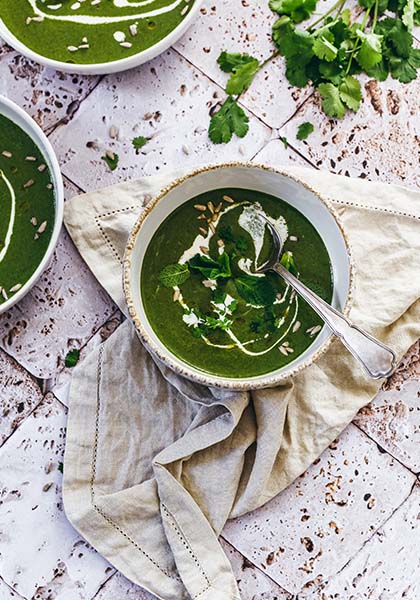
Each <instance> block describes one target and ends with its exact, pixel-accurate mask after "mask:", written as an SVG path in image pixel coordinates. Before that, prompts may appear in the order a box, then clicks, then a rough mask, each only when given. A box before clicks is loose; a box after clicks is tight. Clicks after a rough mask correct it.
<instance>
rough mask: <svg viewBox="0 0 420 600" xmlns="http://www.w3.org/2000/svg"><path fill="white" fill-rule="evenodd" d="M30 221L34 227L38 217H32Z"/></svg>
mask: <svg viewBox="0 0 420 600" xmlns="http://www.w3.org/2000/svg"><path fill="white" fill-rule="evenodd" d="M31 223H32V225H33V226H34V227H36V226H37V225H38V219H37V218H36V217H32V219H31Z"/></svg>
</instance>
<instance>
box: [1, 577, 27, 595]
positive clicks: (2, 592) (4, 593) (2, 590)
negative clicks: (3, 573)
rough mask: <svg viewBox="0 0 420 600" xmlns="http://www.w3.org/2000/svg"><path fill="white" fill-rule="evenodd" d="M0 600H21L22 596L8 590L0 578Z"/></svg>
mask: <svg viewBox="0 0 420 600" xmlns="http://www.w3.org/2000/svg"><path fill="white" fill-rule="evenodd" d="M0 598H1V600H21V599H22V596H20V595H19V594H18V593H17V592H14V591H13V590H12V589H11V588H9V586H8V585H6V584H5V583H4V581H3V580H2V579H1V578H0Z"/></svg>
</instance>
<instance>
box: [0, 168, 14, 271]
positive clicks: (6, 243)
mask: <svg viewBox="0 0 420 600" xmlns="http://www.w3.org/2000/svg"><path fill="white" fill-rule="evenodd" d="M0 179H2V180H3V181H4V183H5V184H6V186H7V188H8V190H9V192H10V200H11V210H10V219H9V224H8V226H7V231H6V237H5V239H4V246H3V249H2V251H1V252H0V262H1V261H2V260H3V259H4V257H5V256H6V253H7V250H8V248H9V245H10V241H11V239H12V235H13V228H14V226H15V218H16V194H15V190H14V189H13V186H12V184H11V183H10V181H9V180H8V179H7V177H6V175H5V174H4V173H3V171H1V170H0Z"/></svg>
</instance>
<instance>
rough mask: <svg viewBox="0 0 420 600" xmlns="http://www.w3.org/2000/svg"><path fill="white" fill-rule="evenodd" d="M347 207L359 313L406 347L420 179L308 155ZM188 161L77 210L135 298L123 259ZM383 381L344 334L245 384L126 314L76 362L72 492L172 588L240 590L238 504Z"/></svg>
mask: <svg viewBox="0 0 420 600" xmlns="http://www.w3.org/2000/svg"><path fill="white" fill-rule="evenodd" d="M282 170H283V171H288V172H290V173H291V174H293V175H294V176H295V177H299V178H300V179H301V180H302V181H304V182H306V183H308V184H310V185H311V186H312V187H313V188H314V189H316V190H317V191H318V192H320V193H321V194H323V196H324V197H326V198H327V200H328V201H329V202H331V204H332V205H333V206H334V208H335V209H336V210H337V211H338V213H339V214H340V216H341V220H342V223H343V225H344V228H345V230H346V233H347V236H348V239H349V242H350V245H351V247H352V253H353V258H354V261H355V265H356V268H355V291H354V302H353V307H352V309H351V313H350V317H351V318H352V319H353V320H354V321H355V322H356V323H358V324H359V325H361V326H362V327H363V328H365V329H366V330H367V331H369V332H370V333H372V334H373V335H375V336H377V337H378V338H380V339H381V340H382V341H383V342H385V343H386V344H388V345H390V346H391V347H392V348H393V349H394V350H395V351H396V352H397V354H398V356H399V357H401V356H402V355H403V353H404V352H405V351H406V350H407V349H408V348H409V346H410V345H411V344H412V343H413V342H414V341H415V340H417V339H418V337H419V336H420V302H419V298H420V277H419V264H420V260H419V259H420V194H419V193H417V192H413V191H410V190H407V189H404V188H401V187H398V186H391V185H386V184H381V183H371V182H367V181H366V180H360V179H349V178H346V177H340V176H336V175H332V174H330V173H326V172H319V171H315V170H310V169H304V168H300V167H293V168H291V167H287V168H283V169H282ZM179 174H180V173H172V174H170V175H166V176H157V177H156V176H155V177H148V178H143V179H139V180H137V181H133V182H129V183H124V184H120V185H116V186H113V187H110V188H107V189H104V190H100V191H97V192H93V193H89V194H85V195H82V196H78V197H76V198H74V199H73V200H71V201H70V202H69V203H67V205H66V208H65V222H66V226H67V228H68V231H69V233H70V235H71V236H72V238H73V240H74V242H75V244H76V246H77V247H78V249H79V251H80V253H81V254H82V256H83V258H84V259H85V260H86V262H87V264H88V265H89V267H90V268H91V270H92V271H93V273H94V274H95V275H96V277H97V278H98V280H99V281H100V282H101V283H102V285H103V286H104V287H105V288H106V289H107V290H108V292H109V293H110V295H111V296H112V298H113V299H114V300H115V302H116V303H117V304H118V305H119V306H120V308H121V309H122V310H123V311H124V310H125V307H124V297H123V292H122V286H121V279H122V275H121V262H122V256H123V252H124V247H125V243H126V240H127V237H128V234H129V231H130V229H131V227H132V225H133V224H134V221H135V220H136V218H137V216H138V214H139V212H140V211H141V210H142V207H143V206H144V204H145V203H146V202H147V201H148V200H149V199H150V198H151V197H152V196H153V195H155V194H156V193H157V192H158V191H159V190H160V189H161V188H162V187H164V186H165V185H166V184H167V183H169V181H171V180H172V179H173V178H174V177H175V176H178V175H179ZM380 385H381V382H378V381H372V380H370V379H368V378H367V377H366V376H365V374H364V372H363V371H362V369H361V368H360V366H359V365H358V364H357V363H356V361H355V360H354V359H353V358H352V356H351V355H350V354H349V353H348V352H347V351H346V350H345V349H344V348H343V346H342V345H341V343H340V342H339V341H338V340H335V341H333V343H332V344H331V346H330V347H329V349H328V351H327V352H326V353H325V354H324V355H323V356H322V357H321V358H320V359H319V360H318V361H317V362H316V363H315V364H313V365H311V366H310V367H308V368H306V369H305V370H303V371H302V372H301V373H299V374H298V375H297V376H296V377H294V378H293V379H291V380H290V381H287V382H285V383H284V384H282V385H281V386H279V387H277V388H275V389H264V390H256V391H251V392H240V393H239V392H231V391H226V390H220V389H211V388H208V387H205V386H202V385H198V384H195V383H192V382H190V381H187V380H185V379H183V378H182V377H180V376H178V375H176V374H175V373H174V372H172V371H171V370H169V369H168V368H167V367H165V366H164V365H163V364H161V363H159V362H156V361H155V360H154V359H153V358H152V357H151V356H150V355H149V353H148V352H147V351H146V350H145V348H144V347H143V346H142V344H141V342H140V341H139V339H138V338H137V336H136V333H135V331H134V329H133V327H132V325H131V323H130V321H128V320H127V321H126V322H125V323H124V324H123V325H121V326H120V327H119V328H118V330H117V331H116V332H115V333H114V334H113V335H112V336H111V337H110V338H109V339H108V340H107V341H106V342H105V343H104V344H102V345H101V346H100V347H99V348H98V349H96V350H95V351H94V352H93V353H92V354H91V355H90V356H89V357H88V358H87V359H86V360H85V361H84V362H83V363H82V364H81V365H80V366H79V367H78V368H77V369H76V370H75V373H74V376H73V378H72V383H71V389H70V410H69V421H68V430H67V445H66V452H65V464H64V488H63V495H64V505H65V510H66V513H67V516H68V517H69V519H70V521H71V522H72V523H73V525H74V526H75V527H76V529H78V531H79V532H80V533H81V534H82V535H83V536H84V537H85V538H86V539H87V540H88V541H89V542H90V543H91V544H92V545H93V546H94V547H95V548H96V549H97V550H98V551H99V552H100V553H101V554H103V555H104V556H105V557H106V558H107V559H108V560H109V561H110V562H111V563H112V564H113V565H114V566H115V567H116V568H117V569H119V570H120V571H122V572H123V573H124V575H126V576H127V577H128V578H129V579H131V580H132V581H134V582H135V583H137V584H138V585H140V586H142V587H144V588H145V589H147V590H149V591H150V592H151V593H153V594H154V595H155V596H157V597H158V598H161V599H162V600H187V599H194V600H195V599H197V600H238V599H239V592H238V589H237V586H236V581H235V578H234V576H233V573H232V571H231V567H230V564H229V561H228V560H227V558H226V556H225V554H224V552H223V550H222V549H221V547H220V545H219V543H218V539H217V538H218V535H219V534H220V532H221V531H222V529H223V526H224V524H225V523H226V521H227V519H229V518H233V517H237V516H239V515H241V514H243V513H245V512H248V511H250V510H253V509H255V508H257V507H259V506H261V505H262V504H264V503H265V502H267V501H268V500H270V499H271V498H272V497H273V496H274V495H276V494H278V493H279V492H280V491H281V490H283V489H284V488H285V487H286V486H288V485H289V484H290V483H291V482H292V481H293V480H294V479H295V478H296V477H298V476H299V475H300V474H301V473H302V472H303V471H305V469H306V468H307V467H308V466H309V465H310V464H311V463H312V462H313V461H314V460H315V459H316V458H317V457H318V456H319V454H321V452H322V451H323V450H324V449H325V448H326V447H327V446H328V445H329V444H330V443H331V441H332V440H333V439H334V438H335V437H337V435H338V434H339V433H340V432H341V431H342V430H343V428H344V427H345V426H346V425H347V424H348V423H349V422H350V421H351V420H352V418H353V417H354V415H355V414H356V413H357V411H358V410H359V409H360V408H361V407H362V406H364V405H366V404H367V403H368V402H369V401H370V400H371V399H372V398H373V396H374V395H375V393H376V392H377V390H378V389H379V387H380Z"/></svg>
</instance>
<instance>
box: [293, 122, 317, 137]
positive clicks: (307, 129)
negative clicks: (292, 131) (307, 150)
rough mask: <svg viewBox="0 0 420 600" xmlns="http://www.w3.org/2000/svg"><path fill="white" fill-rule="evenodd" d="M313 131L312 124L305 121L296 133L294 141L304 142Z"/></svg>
mask: <svg viewBox="0 0 420 600" xmlns="http://www.w3.org/2000/svg"><path fill="white" fill-rule="evenodd" d="M313 130H314V126H313V125H312V123H309V122H308V121H306V122H305V123H301V124H300V125H299V127H298V130H297V133H296V139H298V140H306V138H307V137H308V135H310V134H311V133H312V132H313Z"/></svg>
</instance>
